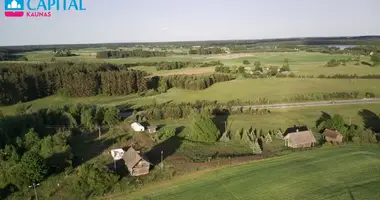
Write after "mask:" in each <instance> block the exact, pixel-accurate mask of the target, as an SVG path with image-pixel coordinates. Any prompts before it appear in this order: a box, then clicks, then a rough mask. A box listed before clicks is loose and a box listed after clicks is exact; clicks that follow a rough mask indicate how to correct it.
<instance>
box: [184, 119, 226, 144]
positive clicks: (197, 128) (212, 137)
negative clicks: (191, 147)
mask: <svg viewBox="0 0 380 200" xmlns="http://www.w3.org/2000/svg"><path fill="white" fill-rule="evenodd" d="M219 137H220V133H219V130H218V128H217V127H216V125H215V124H214V122H213V121H212V120H211V119H210V118H209V117H207V116H205V115H204V114H196V115H195V116H194V118H193V121H192V123H191V131H190V134H189V135H188V139H189V140H193V141H197V142H216V141H217V140H218V139H219Z"/></svg>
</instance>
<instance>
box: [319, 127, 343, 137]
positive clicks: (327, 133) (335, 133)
mask: <svg viewBox="0 0 380 200" xmlns="http://www.w3.org/2000/svg"><path fill="white" fill-rule="evenodd" d="M322 135H323V136H325V137H330V138H336V137H337V136H338V135H342V134H341V133H340V132H339V131H337V130H335V131H334V130H331V129H327V128H326V129H325V131H323V133H322Z"/></svg>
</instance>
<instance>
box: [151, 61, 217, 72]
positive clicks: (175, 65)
mask: <svg viewBox="0 0 380 200" xmlns="http://www.w3.org/2000/svg"><path fill="white" fill-rule="evenodd" d="M222 65H223V63H221V62H220V61H211V62H204V63H202V62H193V61H174V62H159V63H157V65H156V66H157V67H156V69H157V71H160V70H173V69H181V68H186V67H193V68H197V67H210V66H222Z"/></svg>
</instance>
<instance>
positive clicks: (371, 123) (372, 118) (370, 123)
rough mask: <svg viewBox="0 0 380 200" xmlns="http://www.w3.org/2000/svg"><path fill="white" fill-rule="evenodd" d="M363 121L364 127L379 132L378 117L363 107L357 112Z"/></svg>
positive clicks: (379, 118)
mask: <svg viewBox="0 0 380 200" xmlns="http://www.w3.org/2000/svg"><path fill="white" fill-rule="evenodd" d="M358 114H359V115H360V116H361V117H362V119H363V123H364V128H367V129H371V130H372V131H373V132H376V133H380V117H379V116H378V115H377V114H376V113H374V112H372V111H370V110H367V109H363V110H361V111H359V113H358Z"/></svg>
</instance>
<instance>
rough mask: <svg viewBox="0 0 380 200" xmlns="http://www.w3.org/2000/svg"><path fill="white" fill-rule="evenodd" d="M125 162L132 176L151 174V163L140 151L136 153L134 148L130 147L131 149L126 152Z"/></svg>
mask: <svg viewBox="0 0 380 200" xmlns="http://www.w3.org/2000/svg"><path fill="white" fill-rule="evenodd" d="M123 160H124V162H125V165H126V166H127V168H128V171H129V173H130V174H131V176H141V175H145V174H149V167H150V165H151V163H150V162H149V161H148V159H146V158H145V157H144V155H143V154H141V153H140V151H136V150H135V149H134V148H133V147H129V149H128V150H127V151H126V152H124V155H123Z"/></svg>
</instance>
